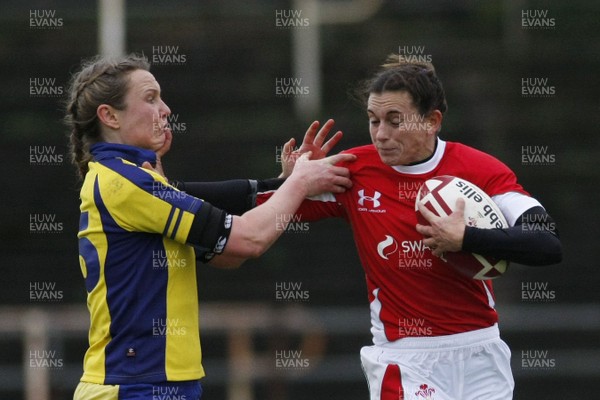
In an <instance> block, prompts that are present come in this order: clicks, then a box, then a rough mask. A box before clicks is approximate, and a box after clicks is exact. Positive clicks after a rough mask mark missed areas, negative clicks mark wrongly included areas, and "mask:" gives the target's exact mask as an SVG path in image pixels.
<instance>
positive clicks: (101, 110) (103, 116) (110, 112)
mask: <svg viewBox="0 0 600 400" xmlns="http://www.w3.org/2000/svg"><path fill="white" fill-rule="evenodd" d="M96 115H97V116H98V119H99V120H100V122H101V123H102V124H104V125H106V126H107V127H109V128H111V129H119V127H120V124H119V118H118V116H117V113H116V110H115V108H114V107H113V106H110V105H108V104H100V105H99V106H98V109H97V110H96Z"/></svg>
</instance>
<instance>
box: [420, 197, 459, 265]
mask: <svg viewBox="0 0 600 400" xmlns="http://www.w3.org/2000/svg"><path fill="white" fill-rule="evenodd" d="M418 207H419V211H420V212H421V215H423V217H424V218H425V219H426V220H427V222H429V224H430V225H421V224H417V232H419V233H420V234H422V235H423V236H424V239H423V244H424V245H426V246H427V247H429V248H430V249H431V251H432V253H433V255H434V256H436V257H440V256H442V255H443V254H444V253H445V252H448V251H460V250H461V249H462V244H463V237H464V235H465V226H466V225H465V221H464V210H465V201H464V200H463V199H458V200H456V211H454V212H453V213H452V214H450V215H448V216H446V217H438V216H437V215H435V214H434V213H433V212H431V211H430V210H428V209H427V207H425V206H424V205H423V204H421V203H419V205H418Z"/></svg>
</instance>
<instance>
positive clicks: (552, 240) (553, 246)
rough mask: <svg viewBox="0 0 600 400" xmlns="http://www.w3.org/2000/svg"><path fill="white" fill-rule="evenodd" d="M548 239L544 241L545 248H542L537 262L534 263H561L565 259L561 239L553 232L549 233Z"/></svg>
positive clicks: (545, 264) (543, 264)
mask: <svg viewBox="0 0 600 400" xmlns="http://www.w3.org/2000/svg"><path fill="white" fill-rule="evenodd" d="M547 237H548V240H546V241H545V242H544V248H543V249H540V251H539V253H538V256H537V259H536V262H535V263H533V264H532V265H537V266H547V265H554V264H559V263H560V262H561V261H562V259H563V251H562V244H561V242H560V239H559V238H558V237H556V236H554V235H553V234H551V233H548V234H547Z"/></svg>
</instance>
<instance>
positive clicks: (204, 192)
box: [170, 178, 285, 215]
mask: <svg viewBox="0 0 600 400" xmlns="http://www.w3.org/2000/svg"><path fill="white" fill-rule="evenodd" d="M284 181H285V179H279V178H274V179H265V180H250V179H234V180H229V181H221V182H180V181H171V182H170V183H171V185H173V186H174V187H176V188H177V189H179V190H182V191H184V192H186V193H188V194H190V195H192V196H194V197H198V198H200V199H202V200H205V201H207V202H209V203H211V204H213V205H214V206H216V207H219V208H221V209H223V210H226V211H227V212H229V213H230V214H234V215H242V214H243V213H245V212H246V211H248V210H251V209H252V208H254V207H255V206H256V194H257V193H261V192H267V191H269V190H276V189H278V188H279V186H281V185H282V184H283V182H284Z"/></svg>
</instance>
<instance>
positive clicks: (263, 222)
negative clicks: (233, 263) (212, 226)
mask: <svg viewBox="0 0 600 400" xmlns="http://www.w3.org/2000/svg"><path fill="white" fill-rule="evenodd" d="M306 195H307V189H306V187H305V185H303V184H302V182H301V181H299V180H295V179H288V180H287V181H286V182H285V183H284V184H283V185H281V187H280V188H279V189H278V190H277V192H275V193H274V194H273V196H272V197H271V198H270V199H269V200H268V201H267V202H265V203H264V204H262V205H260V206H258V207H256V208H254V209H252V210H250V211H248V212H246V213H244V214H243V215H242V216H234V218H233V225H232V229H231V236H230V238H229V242H228V245H227V247H226V248H225V252H224V255H225V256H232V257H241V258H256V257H259V256H260V255H261V254H263V253H264V252H265V251H266V250H267V249H268V248H269V247H271V245H272V244H273V243H274V242H275V241H276V240H277V238H278V237H279V236H280V235H281V234H282V233H283V232H284V231H285V228H286V226H287V223H286V222H285V221H289V220H290V218H285V216H289V215H292V214H294V213H295V212H296V210H297V209H298V207H299V206H300V204H301V203H302V201H303V200H304V198H305V197H306Z"/></svg>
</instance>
